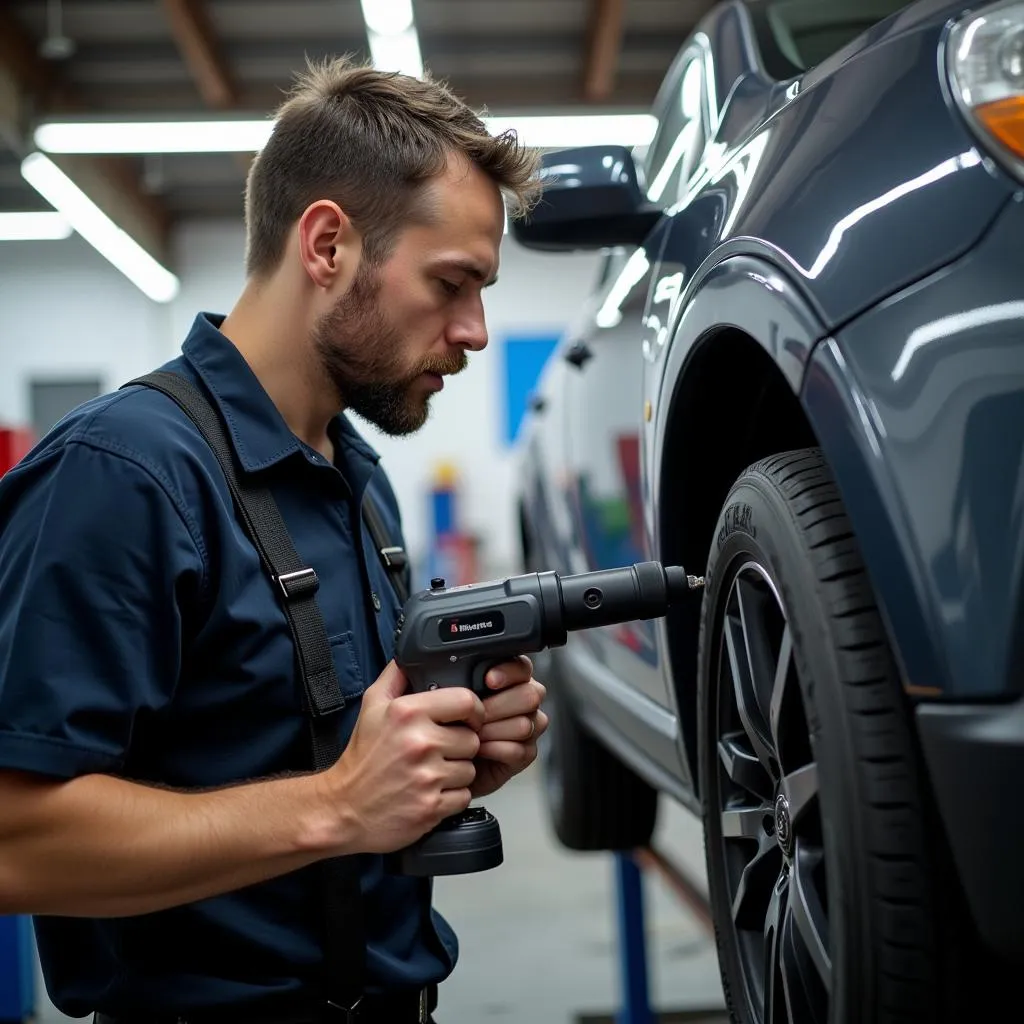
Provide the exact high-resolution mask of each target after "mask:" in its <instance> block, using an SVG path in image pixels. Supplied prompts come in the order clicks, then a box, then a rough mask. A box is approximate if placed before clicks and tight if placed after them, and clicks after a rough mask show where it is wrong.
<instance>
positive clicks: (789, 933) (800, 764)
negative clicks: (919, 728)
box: [699, 449, 942, 1024]
mask: <svg viewBox="0 0 1024 1024" xmlns="http://www.w3.org/2000/svg"><path fill="white" fill-rule="evenodd" d="M706 576H707V590H706V593H705V597H704V605H703V611H702V622H701V644H700V653H699V667H700V698H699V699H700V703H701V708H700V712H699V720H700V772H701V792H702V799H703V804H704V819H705V820H704V824H705V835H706V850H707V868H708V883H709V890H710V896H711V901H712V905H713V912H714V918H715V927H716V933H717V939H718V944H719V960H720V965H721V972H722V979H723V986H724V989H725V993H726V999H727V1002H728V1005H729V1009H730V1013H731V1015H732V1019H733V1020H734V1021H737V1022H744V1024H762V1022H763V1024H769V1022H771V1024H782V1022H786V1024H854V1022H856V1024H868V1022H870V1024H895V1022H900V1024H911V1022H915V1024H916V1022H921V1024H924V1022H926V1021H927V1022H929V1024H931V1022H934V1021H938V1020H941V1019H942V1014H941V1013H940V1012H939V1009H940V1000H941V997H940V996H939V985H938V980H939V979H938V977H937V975H938V973H939V972H938V971H937V968H936V951H935V946H936V934H937V933H938V931H939V927H938V924H937V921H936V905H935V903H934V902H933V899H934V894H933V880H932V871H933V868H932V864H931V863H930V857H929V848H928V844H927V841H926V828H925V820H924V817H925V816H924V812H923V810H922V804H923V800H922V797H921V789H920V782H919V778H918V768H917V761H916V756H915V752H914V741H913V736H912V732H911V729H910V723H909V720H908V712H907V710H906V707H905V704H904V699H903V695H902V691H901V686H900V681H899V677H898V674H897V670H896V667H895V664H894V659H893V656H892V653H891V651H890V648H889V645H888V642H887V640H886V636H885V632H884V629H883V627H882V622H881V619H880V616H879V612H878V609H877V607H876V604H875V600H874V598H873V595H872V590H871V586H870V584H869V582H868V578H867V575H866V572H865V569H864V566H863V563H862V561H861V558H860V555H859V553H858V549H857V543H856V539H855V537H854V535H853V532H852V529H851V527H850V523H849V520H848V519H847V517H846V513H845V511H844V508H843V503H842V501H841V499H840V496H839V493H838V491H837V489H836V486H835V484H834V482H833V480H832V477H831V475H830V473H829V471H828V467H827V466H826V464H825V463H824V461H823V459H822V457H821V455H820V453H819V452H818V450H817V449H808V450H803V451H799V452H788V453H785V454H781V455H777V456H774V457H772V458H768V459H765V460H764V461H762V462H759V463H757V464H756V465H754V466H751V467H750V468H749V469H747V470H746V472H744V473H743V475H742V476H741V477H740V479H739V480H738V481H737V482H736V483H735V485H734V486H733V488H732V490H731V492H730V494H729V496H728V498H727V499H726V501H725V504H724V507H723V509H722V512H721V515H720V517H719V521H718V524H717V527H716V531H715V539H714V540H713V542H712V551H711V555H710V560H709V564H708V567H707V572H706Z"/></svg>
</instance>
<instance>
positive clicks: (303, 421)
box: [221, 280, 342, 458]
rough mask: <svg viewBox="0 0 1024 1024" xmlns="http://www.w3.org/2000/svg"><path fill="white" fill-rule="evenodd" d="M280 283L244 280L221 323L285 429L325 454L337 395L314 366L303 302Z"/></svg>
mask: <svg viewBox="0 0 1024 1024" xmlns="http://www.w3.org/2000/svg"><path fill="white" fill-rule="evenodd" d="M286 292H287V289H286V288H285V287H284V285H283V283H282V282H280V281H276V280H271V281H269V282H262V283H257V282H249V283H248V284H247V285H246V287H245V289H244V290H243V292H242V294H241V295H240V296H239V299H238V301H237V302H236V303H235V306H234V308H233V309H232V310H231V312H230V313H229V314H228V316H227V318H226V319H225V320H224V323H223V324H222V325H221V333H222V334H224V336H225V337H226V338H228V339H229V340H230V341H231V342H232V344H234V346H235V347H236V348H237V349H238V351H239V352H240V353H241V354H242V357H243V358H244V359H245V361H246V362H247V363H248V364H249V367H250V368H251V369H252V372H253V373H254V374H255V376H256V378H257V380H259V382H260V384H261V385H262V387H263V390H264V391H266V393H267V394H268V395H269V396H270V400H271V401H272V402H273V403H274V405H275V406H276V407H277V410H278V412H279V413H280V414H281V417H282V418H283V419H284V421H285V423H287V424H288V427H289V429H290V430H291V431H292V433H294V434H295V435H296V437H298V438H299V439H300V440H301V441H304V442H305V443H306V444H308V445H309V446H310V447H312V448H315V449H316V450H317V451H319V452H321V453H322V454H324V455H325V456H327V457H328V458H330V457H331V455H332V452H331V443H330V440H329V439H328V436H327V426H328V424H329V423H330V421H331V420H332V419H333V418H334V417H335V416H336V415H337V414H338V413H339V412H341V409H342V407H341V405H340V403H339V401H338V397H337V394H336V393H334V392H333V389H332V388H331V387H330V385H329V384H328V383H327V381H326V377H325V375H324V373H323V371H322V370H319V371H318V367H317V359H316V353H315V351H314V349H313V346H312V344H311V341H310V336H309V329H308V325H307V324H306V316H305V315H304V314H303V312H301V311H302V310H303V309H304V308H305V309H308V308H309V307H308V303H306V302H304V301H303V300H302V297H301V296H291V295H288V294H287V293H286Z"/></svg>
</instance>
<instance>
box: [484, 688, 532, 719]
mask: <svg viewBox="0 0 1024 1024" xmlns="http://www.w3.org/2000/svg"><path fill="white" fill-rule="evenodd" d="M546 695H547V690H546V689H545V688H544V686H543V684H542V683H538V682H537V680H536V679H530V680H528V681H527V682H524V683H520V684H518V685H517V686H512V687H511V688H510V689H507V690H502V691H501V692H500V693H495V694H494V695H493V696H490V697H488V698H487V700H485V701H484V702H483V705H484V715H485V722H487V723H490V722H498V721H500V720H501V719H503V718H514V717H516V716H517V715H532V714H533V713H534V712H535V711H536V710H537V709H538V708H539V707H540V706H541V702H542V701H543V700H544V697H545V696H546Z"/></svg>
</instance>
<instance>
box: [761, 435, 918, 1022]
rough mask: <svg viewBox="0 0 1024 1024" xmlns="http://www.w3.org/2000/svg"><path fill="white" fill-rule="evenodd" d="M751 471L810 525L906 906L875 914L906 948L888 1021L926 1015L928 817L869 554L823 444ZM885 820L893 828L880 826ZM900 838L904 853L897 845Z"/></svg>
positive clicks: (882, 890)
mask: <svg viewBox="0 0 1024 1024" xmlns="http://www.w3.org/2000/svg"><path fill="white" fill-rule="evenodd" d="M748 473H750V474H754V475H761V476H765V477H768V478H769V479H770V481H771V482H772V484H774V486H775V487H777V488H778V489H779V490H781V492H782V494H783V495H784V496H785V498H786V501H787V504H788V505H789V508H790V509H791V510H792V512H793V514H794V516H795V518H796V520H797V523H798V525H799V528H800V530H801V531H802V532H803V534H804V536H805V537H806V538H807V541H808V544H807V553H808V556H809V558H810V560H811V564H812V566H813V569H814V574H815V577H816V579H817V583H818V586H819V587H820V594H821V597H822V602H823V607H824V608H825V609H826V610H827V612H828V616H829V621H830V624H831V629H832V635H833V637H834V640H835V648H836V651H837V655H838V656H837V664H838V666H839V671H840V679H839V683H840V685H841V687H842V690H843V692H844V700H845V706H846V709H847V711H848V712H849V715H850V718H851V721H852V723H853V726H854V730H855V733H856V736H857V741H858V743H859V746H860V753H861V758H862V774H863V780H864V785H865V789H864V796H865V797H866V800H867V802H868V804H869V805H870V807H871V808H872V809H873V810H874V812H875V814H874V815H871V816H868V818H867V819H866V820H870V821H872V823H873V824H872V827H871V828H870V829H869V832H868V836H867V848H868V854H869V865H868V869H869V878H870V887H871V889H872V897H873V898H874V899H875V900H877V902H878V905H879V907H888V908H894V909H895V908H898V911H899V913H898V914H897V915H895V916H896V917H898V918H899V920H894V915H893V914H890V913H882V914H876V915H873V917H874V920H875V922H876V934H875V936H874V938H875V941H876V942H877V943H878V944H879V945H880V946H881V947H882V948H883V949H893V950H895V949H898V950H899V951H900V953H901V954H907V953H913V954H914V955H913V956H912V957H904V956H901V957H900V961H901V962H900V965H899V974H896V973H893V972H892V971H890V970H888V969H887V968H886V965H885V960H886V958H885V957H882V958H880V959H881V963H880V964H879V970H878V973H877V975H876V977H877V979H878V982H879V990H878V991H877V993H876V999H877V1005H878V1006H880V1007H884V1008H885V1010H886V1017H885V1020H886V1024H889V1022H893V1024H900V1022H903V1021H906V1022H908V1024H909V1022H911V1021H913V1022H917V1021H920V1020H922V1006H924V1005H928V1003H929V1002H930V1000H931V999H932V998H933V997H934V992H933V991H928V990H927V989H928V988H929V987H930V986H931V983H932V981H933V979H934V978H935V972H936V964H935V956H934V952H933V951H932V950H931V949H930V948H929V949H922V948H921V946H920V944H917V945H913V946H911V945H909V944H908V943H907V942H906V940H905V938H904V939H903V940H902V941H901V933H902V935H905V934H906V932H907V930H908V928H909V929H910V930H911V933H912V934H914V935H916V936H921V935H926V934H928V929H929V927H930V924H931V921H932V907H931V898H930V897H931V893H930V890H929V887H928V886H927V885H923V884H918V885H917V886H916V887H914V888H908V886H907V878H906V875H907V869H908V867H909V868H911V869H912V872H913V874H914V875H916V877H917V878H918V879H921V878H926V877H928V875H929V864H928V851H927V846H926V842H925V838H924V837H925V821H924V817H923V815H922V813H921V810H920V808H919V806H918V804H919V800H918V799H917V794H918V792H919V789H918V786H917V777H918V767H917V763H916V759H915V753H914V748H913V745H912V743H911V742H910V727H909V723H908V721H907V712H906V709H905V705H904V702H903V699H902V693H901V687H900V680H899V674H898V670H897V668H896V665H895V663H894V660H893V657H892V654H891V651H890V647H889V642H888V638H887V636H886V633H885V629H884V627H883V624H882V621H881V617H880V615H879V613H878V610H877V605H876V603H875V600H874V596H873V592H872V588H871V583H870V581H869V579H868V576H867V571H866V569H865V567H864V564H863V562H862V561H861V558H860V554H859V552H858V551H857V546H856V541H855V539H854V534H853V529H852V527H851V524H850V521H849V519H848V517H847V515H846V512H845V508H844V506H843V503H842V501H841V499H840V497H839V492H838V489H837V487H836V485H835V483H834V481H833V479H832V474H831V472H830V471H829V469H828V466H827V464H826V463H825V460H824V458H823V456H822V455H821V453H820V452H819V451H817V450H816V449H811V450H805V451H800V452H791V453H784V454H781V455H775V456H772V457H770V458H767V459H764V460H762V461H760V462H759V463H756V464H755V465H754V466H752V467H751V468H750V470H748ZM882 821H884V822H885V825H886V827H885V828H881V827H879V823H880V822H882ZM895 834H898V836H899V844H898V845H899V852H894V851H893V850H892V849H891V842H892V837H893V835H895Z"/></svg>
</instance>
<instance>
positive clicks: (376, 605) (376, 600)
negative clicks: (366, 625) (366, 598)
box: [370, 592, 380, 612]
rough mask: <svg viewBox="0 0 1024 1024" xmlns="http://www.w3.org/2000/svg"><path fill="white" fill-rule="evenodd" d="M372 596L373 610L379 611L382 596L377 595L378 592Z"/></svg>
mask: <svg viewBox="0 0 1024 1024" xmlns="http://www.w3.org/2000/svg"><path fill="white" fill-rule="evenodd" d="M370 597H371V598H372V599H373V610H374V611H375V612H379V611H380V598H379V597H378V596H377V594H376V592H374V593H373V594H371V595H370Z"/></svg>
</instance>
